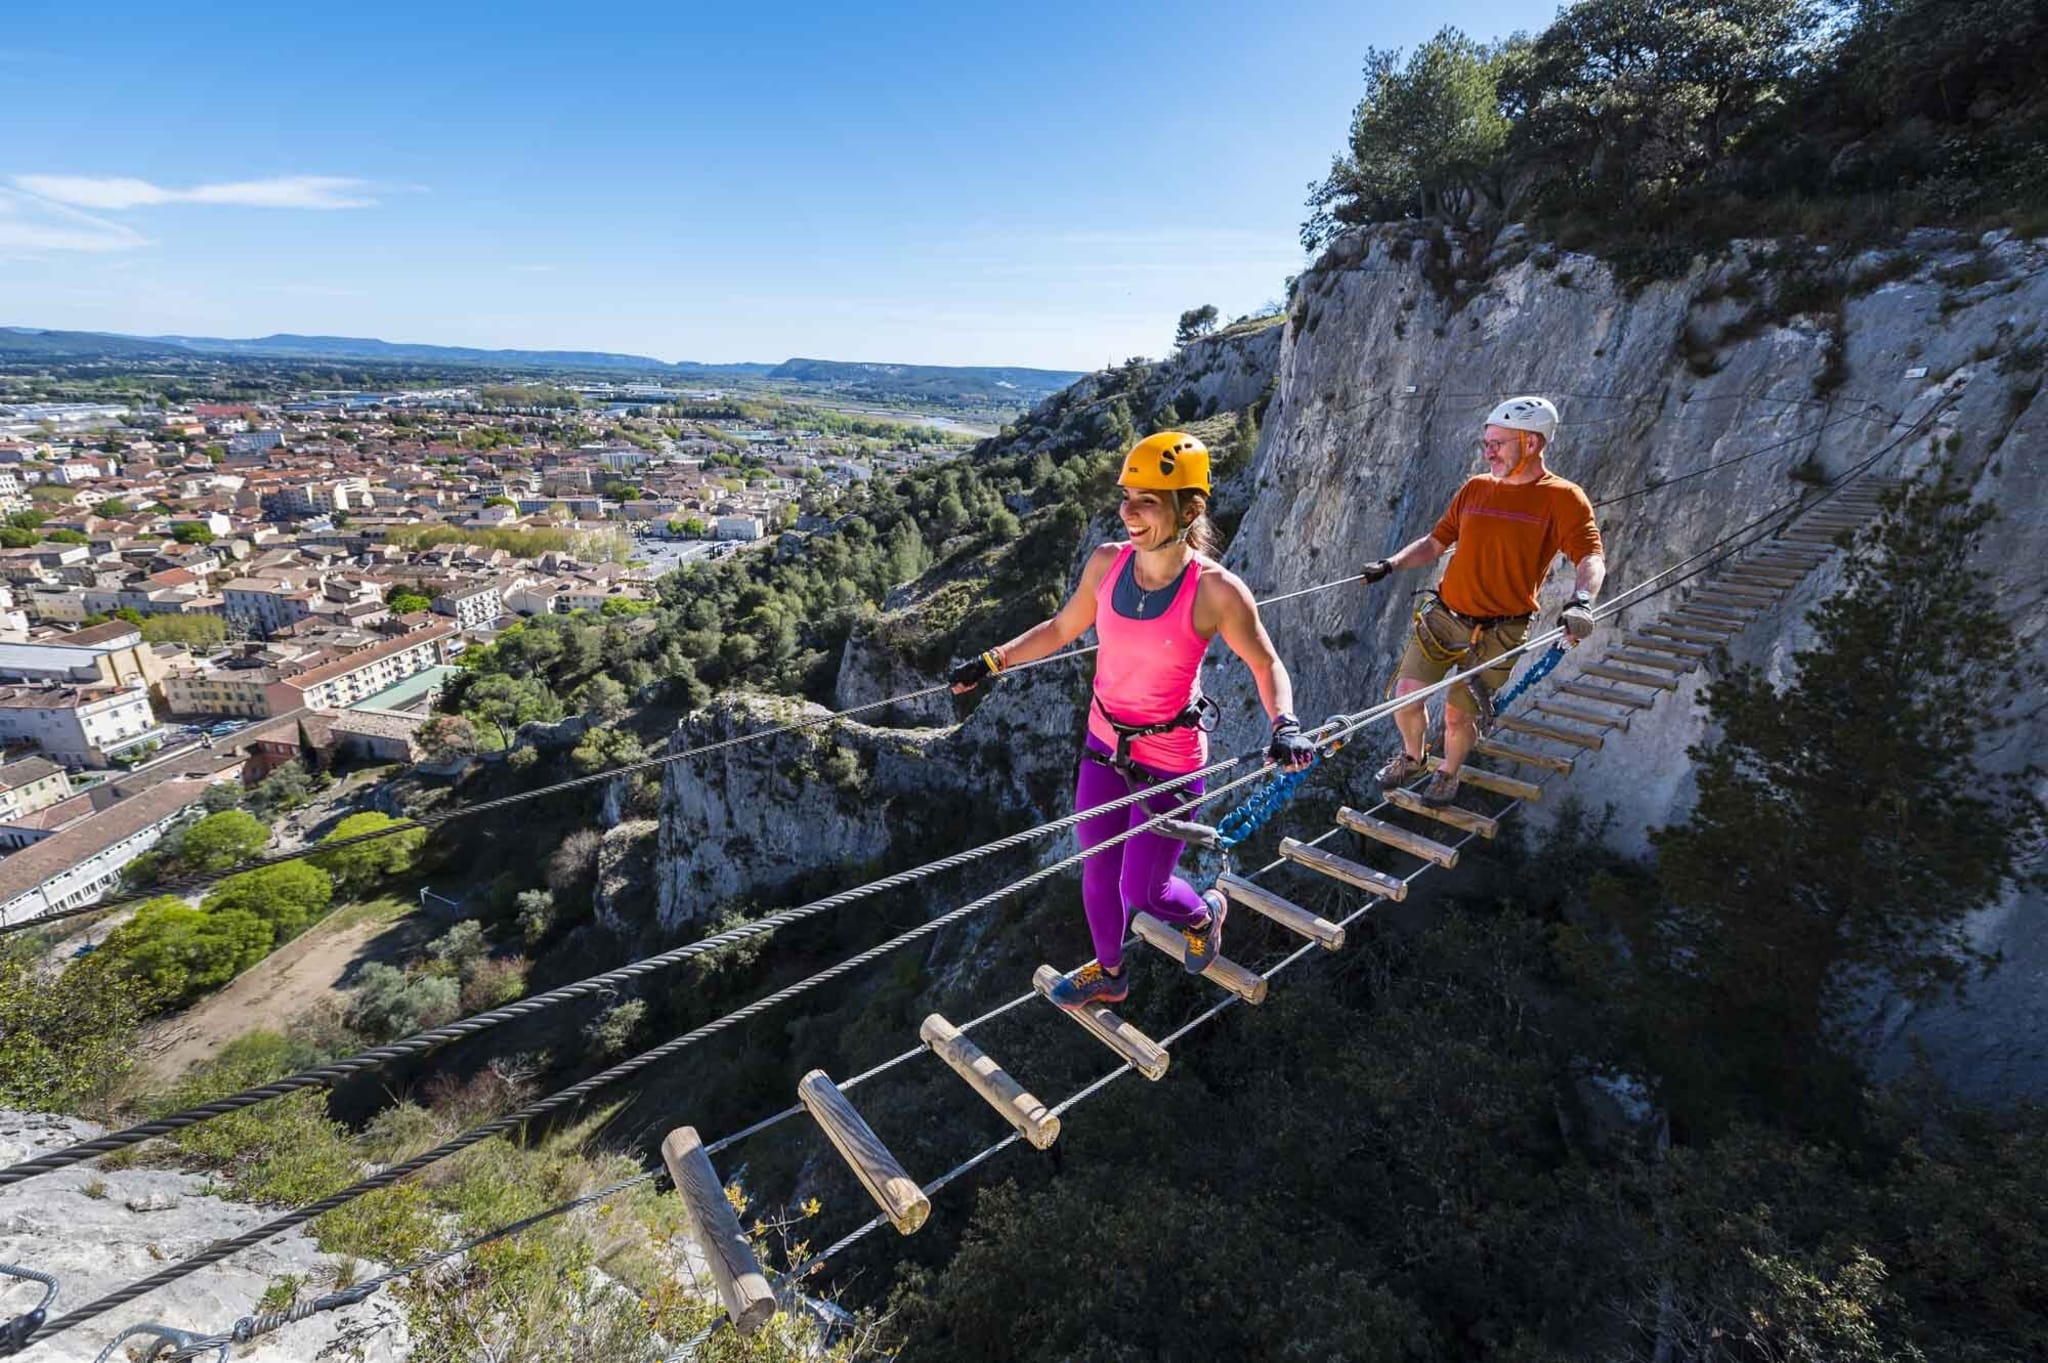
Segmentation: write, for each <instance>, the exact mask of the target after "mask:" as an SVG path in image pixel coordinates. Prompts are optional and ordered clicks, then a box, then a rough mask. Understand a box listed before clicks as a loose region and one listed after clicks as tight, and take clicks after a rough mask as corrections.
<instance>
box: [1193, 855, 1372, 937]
mask: <svg viewBox="0 0 2048 1363" xmlns="http://www.w3.org/2000/svg"><path fill="white" fill-rule="evenodd" d="M1216 888H1217V889H1219V890H1221V891H1223V893H1225V894H1227V895H1229V896H1230V898H1231V899H1232V901H1233V902H1235V903H1239V904H1242V905H1244V906H1245V907H1246V908H1248V909H1250V910H1251V911H1252V912H1253V913H1256V914H1261V915H1263V916H1265V917H1267V918H1270V919H1272V920H1273V921H1274V922H1275V923H1278V924H1279V925H1280V926H1281V927H1283V928H1286V929H1287V930H1288V931H1289V932H1292V933H1295V934H1297V935H1299V936H1302V937H1306V938H1308V939H1309V940H1310V941H1311V942H1314V943H1315V944H1316V945H1317V946H1319V947H1321V948H1322V949H1323V950H1325V951H1335V950H1337V948H1339V947H1341V946H1343V945H1344V929H1343V928H1341V927H1339V926H1337V925H1336V924H1335V923H1332V922H1331V921H1330V920H1329V919H1327V918H1323V917H1321V916H1320V915H1317V914H1313V913H1310V912H1309V911H1308V910H1307V909H1304V908H1303V907H1301V905H1299V904H1296V903H1294V902H1293V901H1292V900H1287V899H1282V898H1281V897H1280V896H1279V895H1277V894H1274V893H1273V892H1272V891H1271V890H1269V889H1267V888H1266V887H1265V886H1263V885H1258V884H1254V883H1253V882H1252V881H1249V880H1246V879H1245V878H1244V877H1243V876H1241V875H1237V874H1235V873H1234V872H1231V871H1225V872H1224V873H1223V874H1222V875H1220V876H1217V877H1216Z"/></svg>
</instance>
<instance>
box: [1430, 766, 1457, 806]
mask: <svg viewBox="0 0 2048 1363" xmlns="http://www.w3.org/2000/svg"><path fill="white" fill-rule="evenodd" d="M1457 798H1458V773H1456V772H1454V771H1446V770H1445V769H1444V768H1442V767H1438V768H1437V769H1436V771H1435V772H1434V773H1433V774H1432V775H1431V776H1430V778H1429V780H1427V781H1425V782H1424V783H1423V786H1422V803H1424V804H1426V805H1428V806H1429V807H1430V808H1431V809H1442V808H1443V807H1444V806H1445V805H1447V804H1449V803H1450V802H1451V801H1453V800H1455V799H1457Z"/></svg>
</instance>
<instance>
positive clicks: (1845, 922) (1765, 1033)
mask: <svg viewBox="0 0 2048 1363" xmlns="http://www.w3.org/2000/svg"><path fill="white" fill-rule="evenodd" d="M1993 515H1994V513H1993V511H1992V510H1991V509H1990V508H1989V507H1986V506H1983V505H1973V504H1972V503H1971V502H1970V500H1969V495H1968V492H1967V491H1966V490H1965V489H1964V488H1963V487H1962V486H1961V484H1960V482H1959V481H1958V480H1957V479H1955V477H1954V476H1953V474H1952V473H1951V472H1949V471H1947V470H1943V471H1942V472H1941V473H1939V474H1937V475H1936V476H1935V477H1934V478H1933V479H1932V480H1931V481H1929V482H1926V483H1923V484H1915V485H1912V486H1911V487H1909V488H1907V489H1906V490H1904V491H1903V492H1901V493H1897V494H1894V495H1893V496H1892V498H1891V500H1890V501H1889V503H1888V505H1887V510H1886V512H1885V515H1884V517H1883V519H1882V520H1881V522H1880V523H1879V524H1878V525H1877V526H1875V527H1873V528H1872V529H1871V530H1868V531H1866V532H1865V533H1864V537H1863V541H1862V544H1861V545H1860V549H1861V552H1860V553H1858V554H1857V555H1856V556H1855V557H1853V558H1852V559H1851V560H1850V561H1849V564H1848V569H1847V579H1846V582H1845V585H1844V588H1843V590H1842V592H1841V593H1840V594H1839V595H1837V596H1835V597H1834V598H1833V599H1831V600H1829V601H1828V602H1827V603H1825V604H1824V605H1822V606H1821V607H1820V608H1819V609H1817V610H1815V611H1814V612H1812V614H1811V615H1810V616H1809V619H1810V620H1811V621H1812V623H1813V625H1814V628H1815V631H1816V634H1817V637H1816V639H1815V641H1814V643H1813V645H1812V646H1811V647H1810V648H1807V649H1805V650H1803V651H1801V652H1799V653H1798V654H1795V655H1794V657H1793V660H1792V666H1793V678H1792V680H1791V682H1790V684H1788V685H1787V686H1785V687H1783V688H1779V687H1776V686H1773V685H1772V684H1771V683H1770V682H1769V681H1768V680H1766V678H1765V677H1764V676H1763V674H1762V673H1761V672H1760V671H1758V670H1757V669H1756V668H1754V667H1743V668H1740V669H1737V670H1736V671H1734V672H1733V673H1732V674H1731V675H1729V676H1727V677H1724V678H1722V679H1721V680H1719V681H1717V682H1715V683H1714V685H1713V686H1712V687H1711V688H1710V689H1709V690H1708V692H1707V696H1706V703H1707V706H1708V709H1709V711H1710V712H1711V714H1712V717H1713V720H1714V723H1715V726H1716V728H1717V729H1718V731H1719V735H1720V736H1719V738H1718V739H1716V740H1714V741H1712V742H1709V743H1705V744H1702V745H1700V746H1698V747H1695V748H1694V749H1693V750H1692V757H1693V761H1694V763H1695V775H1696V779H1697V781H1698V786H1699V799H1698V803H1697V805H1696V806H1695V808H1694V810H1693V813H1692V816H1691V818H1690V819H1689V820H1687V821H1686V822H1685V823H1683V824H1680V825H1677V826H1675V827H1670V828H1665V829H1662V830H1659V831H1658V832H1656V833H1655V834H1653V841H1654V843H1655V845H1656V848H1657V854H1658V867H1657V880H1658V882H1659V883H1660V885H1661V886H1662V889H1663V896H1662V899H1663V903H1662V904H1661V905H1649V906H1644V905H1640V904H1638V905H1637V906H1636V907H1634V908H1631V907H1630V906H1629V905H1628V904H1625V903H1624V904H1616V905H1614V906H1613V907H1614V909H1615V911H1616V913H1617V917H1618V918H1619V919H1620V921H1621V922H1622V923H1623V924H1624V930H1625V931H1626V932H1627V934H1628V935H1629V937H1630V945H1631V947H1632V949H1633V953H1634V956H1635V959H1636V960H1638V961H1640V962H1641V963H1642V968H1643V969H1644V970H1645V971H1646V972H1647V977H1646V983H1647V985H1648V987H1646V988H1644V989H1642V990H1641V991H1640V993H1641V997H1642V999H1643V1000H1644V1004H1643V1008H1642V1011H1643V1013H1644V1016H1642V1017H1641V1018H1640V1019H1639V1022H1640V1025H1641V1027H1642V1030H1643V1031H1644V1033H1645V1035H1646V1037H1649V1038H1661V1040H1652V1041H1650V1042H1649V1044H1650V1045H1651V1047H1652V1049H1654V1050H1656V1051H1658V1052H1660V1053H1661V1056H1660V1065H1661V1067H1662V1068H1663V1069H1664V1070H1665V1072H1666V1073H1667V1074H1669V1075H1670V1076H1671V1082H1672V1084H1673V1086H1674V1094H1673V1096H1674V1098H1675V1100H1676V1101H1675V1103H1674V1106H1675V1107H1676V1108H1677V1110H1678V1111H1679V1112H1681V1113H1684V1112H1687V1111H1691V1112H1694V1113H1701V1114H1706V1113H1719V1114H1722V1115H1724V1116H1734V1115H1737V1114H1739V1113H1741V1112H1743V1111H1745V1110H1746V1111H1749V1112H1752V1113H1755V1114H1757V1115H1772V1114H1776V1115H1778V1116H1781V1117H1785V1116H1789V1115H1790V1114H1798V1116H1797V1117H1792V1118H1791V1119H1792V1120H1795V1121H1798V1120H1807V1121H1814V1122H1816V1123H1821V1124H1834V1123H1835V1122H1836V1121H1837V1120H1838V1119H1840V1118H1841V1117H1843V1116H1845V1115H1848V1114H1849V1112H1850V1111H1852V1110H1853V1105H1854V1103H1855V1102H1856V1094H1857V1091H1858V1088H1859V1086H1860V1076H1859V1075H1858V1073H1857V1065H1856V1063H1855V1055H1856V1050H1855V1045H1856V1037H1855V1035H1854V1029H1855V1028H1856V1026H1857V1025H1858V1022H1859V1019H1860V1018H1861V1017H1862V1016H1863V1014H1864V1013H1865V1012H1866V1011H1867V1008H1866V1007H1865V1006H1861V1005H1863V1004H1864V1001H1866V1000H1867V999H1868V998H1869V996H1870V991H1871V990H1872V989H1873V988H1876V987H1882V986H1889V987H1890V988H1892V989H1896V990H1898V991H1899V992H1901V993H1903V994H1904V995H1905V996H1906V997H1908V998H1913V999H1925V998H1929V997H1932V996H1935V995H1938V994H1940V993H1942V992H1944V991H1947V990H1951V989H1954V988H1957V987H1960V986H1961V985H1962V984H1963V983H1964V982H1965V981H1966V980H1967V979H1968V978H1969V976H1970V974H1971V973H1972V972H1973V971H1974V970H1976V969H1977V968H1979V967H1982V966H1987V965H1989V964H1990V961H1989V960H1988V959H1987V958H1986V957H1985V956H1984V955H1983V953H1981V952H1980V951H1979V950H1978V949H1977V948H1976V947H1975V946H1974V945H1973V944H1972V943H1971V941H1970V940H1969V938H1968V936H1967V935H1966V933H1965V931H1964V921H1965V919H1966V917H1967V916H1968V915H1969V914H1970V913H1971V912H1973V911H1975V910H1978V909H1981V908H1983V907H1985V906H1987V905H1989V904H1992V903H1994V902H1996V901H1997V900H1998V898H1999V897H2000V896H2001V895H2002V894H2004V893H2005V892H2007V891H2008V890H2009V889H2010V888H2012V887H2013V886H2014V884H2015V883H2016V882H2018V881H2020V880H2022V879H2024V878H2025V877H2026V876H2027V874H2028V872H2027V870H2026V868H2025V865H2024V862H2025V858H2026V857H2027V856H2028V855H2029V854H2030V851H2031V850H2032V849H2034V848H2036V847H2038V845H2039V839H2040V837H2041V835H2042V833H2043V831H2044V820H2043V810H2042V806H2041V804H2040V802H2039V801H2038V800H2037V799H2036V798H2035V796H2034V794H2033V791H2032V788H2031V782H2032V780H2033V779H2034V777H2035V773H2033V772H2031V771H2024V770H2022V771H2005V770H1998V769H1996V767H1995V766H1994V765H1993V764H1991V763H1990V762H1989V761H1987V759H1988V758H1989V756H1990V755H1991V753H1992V752H1993V751H1994V750H1995V748H1996V746H1997V745H1998V743H1999V742H2000V739H2001V736H2002V735H2003V734H2004V733H2006V732H2007V731H2008V730H2009V729H2010V727H2011V721H2010V720H2009V719H2008V718H2006V716H2007V714H2008V712H2009V707H2010V706H2011V705H2012V704H2013V703H2014V702H2015V701H2016V700H2017V699H2018V698H2019V697H2020V696H2021V695H2022V693H2023V691H2024V689H2025V688H2027V687H2028V686H2029V685H2031V684H2032V683H2033V682H2035V681H2036V680H2038V679H2037V678H2035V677H2033V676H2032V675H2031V674H2030V670H2029V668H2028V666H2027V664H2026V662H2025V660H2024V657H2023V655H2022V653H2021V651H2020V648H2019V645H2018V643H2017V641H2016V640H2015V638H2014V635H2013V631H2012V627H2011V625H2010V624H2009V623H2008V622H2007V621H2006V619H2005V618H2004V616H2003V615H2002V614H2001V613H2000V612H1999V609H1998V605H1999V603H1998V601H1997V598H1996V597H1995V596H1994V594H1993V592H1992V588H1991V585H1990V581H1989V579H1988V578H1987V577H1986V575H1985V574H1983V573H1982V572H1979V571H1977V570H1976V569H1973V568H1971V567H1969V566H1968V563H1969V557H1970V552H1971V550H1972V549H1973V548H1974V547H1975V545H1976V544H1977V542H1978V541H1979V539H1980V537H1981V534H1982V532H1983V529H1984V527H1985V525H1986V524H1987V523H1988V522H1990V520H1991V519H1992V518H1993ZM1616 898H1618V899H1630V898H1633V897H1632V896H1616Z"/></svg>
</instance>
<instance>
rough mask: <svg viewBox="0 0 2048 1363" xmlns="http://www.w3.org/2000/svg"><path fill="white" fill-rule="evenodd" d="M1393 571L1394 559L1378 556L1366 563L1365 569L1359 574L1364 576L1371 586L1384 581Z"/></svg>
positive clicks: (1367, 584) (1366, 583)
mask: <svg viewBox="0 0 2048 1363" xmlns="http://www.w3.org/2000/svg"><path fill="white" fill-rule="evenodd" d="M1393 571H1394V561H1393V560H1392V559H1385V558H1376V559H1374V560H1373V561H1372V562H1370V563H1368V564H1366V565H1365V571H1364V572H1362V573H1360V574H1359V576H1360V577H1362V578H1364V579H1365V585H1366V586H1368V587H1370V586H1371V585H1372V584H1373V583H1375V582H1380V581H1384V580H1385V579H1386V576H1387V574H1389V573H1391V572H1393Z"/></svg>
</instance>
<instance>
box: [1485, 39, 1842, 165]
mask: <svg viewBox="0 0 2048 1363" xmlns="http://www.w3.org/2000/svg"><path fill="white" fill-rule="evenodd" d="M1822 15H1823V8H1822V6H1820V5H1818V4H1816V3H1813V0H1580V3H1578V4H1576V5H1573V6H1571V7H1570V8H1569V9H1566V10H1565V11H1563V12H1562V13H1561V14H1559V15H1558V18H1557V21H1556V22H1555V23H1553V24H1552V25H1551V26H1550V27H1549V28H1547V29H1545V30H1544V31H1543V33H1542V34H1541V35H1540V36H1539V37H1538V38H1537V39H1536V41H1535V43H1534V44H1533V45H1532V46H1531V47H1530V48H1529V49H1528V50H1527V51H1526V53H1523V54H1519V55H1518V56H1517V58H1516V60H1515V61H1514V62H1513V63H1512V64H1511V66H1510V68H1509V69H1508V70H1506V71H1505V72H1504V73H1503V79H1502V92H1503V95H1504V96H1505V98H1506V99H1507V102H1508V105H1509V108H1510V110H1511V112H1513V113H1514V114H1515V115H1516V126H1515V129H1514V135H1513V138H1512V143H1511V145H1512V149H1513V151H1514V153H1515V156H1516V158H1517V160H1518V161H1519V162H1520V163H1521V164H1522V166H1523V167H1525V168H1526V169H1527V170H1528V171H1530V172H1531V173H1533V174H1539V175H1542V176H1545V177H1547V178H1548V179H1549V180H1550V182H1551V186H1552V191H1553V193H1552V197H1553V199H1554V200H1558V199H1559V198H1560V196H1562V198H1563V199H1569V200H1571V201H1574V202H1579V203H1584V204H1591V203H1596V202H1597V203H1602V204H1606V205H1612V204H1614V203H1616V202H1620V203H1637V202H1645V201H1649V202H1657V201H1662V200H1665V199H1668V198H1669V197H1670V195H1671V193H1672V191H1673V190H1674V189H1677V188H1679V187H1681V186H1683V185H1684V184H1686V183H1688V182H1689V181H1690V180H1692V179H1693V178H1695V177H1696V176H1698V175H1699V174H1700V173H1701V172H1703V171H1705V170H1706V169H1708V168H1710V167H1712V166H1714V165H1715V164H1717V163H1719V162H1720V161H1721V160H1722V159H1723V158H1724V157H1725V156H1726V154H1727V153H1728V151H1729V149H1730V147H1731V146H1733V145H1734V144H1736V143H1737V142H1738V141H1739V140H1740V139H1741V138H1742V136H1743V135H1744V134H1745V133H1747V132H1749V131H1750V130H1751V129H1752V128H1754V127H1756V126H1757V125H1758V124H1759V123H1760V121H1761V120H1762V119H1763V118H1764V117H1765V116H1766V115H1767V114H1769V113H1770V112H1772V111H1773V110H1775V109H1776V108H1778V107H1779V106H1780V105H1781V104H1782V102H1783V101H1784V100H1785V99H1786V97H1787V95H1788V93H1789V92H1790V90H1791V88H1792V85H1793V82H1794V80H1795V78H1797V77H1798V76H1799V75H1801V74H1802V73H1803V72H1804V71H1805V70H1806V68H1807V65H1808V62H1809V60H1810V58H1811V56H1812V55H1813V51H1814V44H1813V39H1814V35H1815V33H1816V32H1817V29H1818V26H1819V24H1820V23H1821V20H1822ZM1602 195H1604V196H1607V197H1605V198H1602V197H1600V196H1602Z"/></svg>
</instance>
